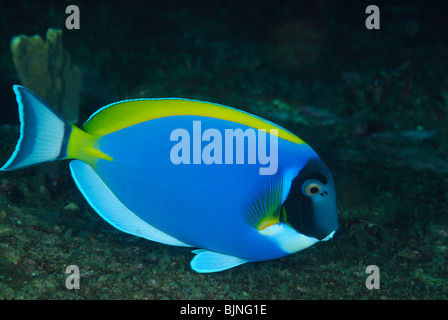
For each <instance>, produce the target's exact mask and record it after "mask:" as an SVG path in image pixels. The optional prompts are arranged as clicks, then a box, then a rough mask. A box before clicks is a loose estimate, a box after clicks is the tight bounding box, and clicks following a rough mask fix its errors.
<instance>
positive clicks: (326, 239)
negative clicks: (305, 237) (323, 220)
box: [320, 230, 336, 241]
mask: <svg viewBox="0 0 448 320" xmlns="http://www.w3.org/2000/svg"><path fill="white" fill-rule="evenodd" d="M335 233H336V230H333V231H332V232H331V233H330V234H329V235H328V236H326V237H325V238H323V239H320V241H328V240H330V239H331V238H333V236H334V234H335Z"/></svg>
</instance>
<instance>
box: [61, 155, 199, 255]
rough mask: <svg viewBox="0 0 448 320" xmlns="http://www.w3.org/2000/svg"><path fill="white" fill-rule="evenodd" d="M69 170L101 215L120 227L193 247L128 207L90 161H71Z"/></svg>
mask: <svg viewBox="0 0 448 320" xmlns="http://www.w3.org/2000/svg"><path fill="white" fill-rule="evenodd" d="M70 170H71V172H72V176H73V179H74V180H75V183H76V185H77V186H78V188H79V190H80V191H81V193H82V194H83V195H84V197H85V198H86V200H87V202H88V203H89V204H90V205H91V206H92V208H93V209H95V211H96V212H97V213H98V214H99V215H100V216H101V218H103V219H104V220H106V221H107V222H108V223H109V224H111V225H112V226H114V227H115V228H117V229H118V230H121V231H123V232H126V233H129V234H132V235H135V236H138V237H142V238H145V239H148V240H152V241H156V242H160V243H164V244H169V245H172V246H182V247H190V245H189V244H186V243H184V242H182V241H180V240H178V239H176V238H174V237H172V236H170V235H169V234H166V233H165V232H162V231H161V230H159V229H157V228H155V227H153V226H152V225H150V224H149V223H147V222H146V221H144V220H142V219H141V218H140V217H138V216H137V215H136V214H135V213H133V212H132V211H131V210H129V209H128V208H127V207H126V206H125V205H124V204H123V203H122V202H121V201H120V200H119V199H118V198H117V197H116V196H115V195H114V194H113V192H112V191H111V190H110V189H109V188H108V187H107V185H106V184H105V183H104V181H103V180H102V179H101V178H100V177H99V176H98V174H97V173H96V172H95V170H93V169H92V167H91V166H90V165H88V164H87V163H85V162H82V161H81V160H73V161H72V162H70Z"/></svg>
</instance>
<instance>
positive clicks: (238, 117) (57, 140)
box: [1, 85, 339, 272]
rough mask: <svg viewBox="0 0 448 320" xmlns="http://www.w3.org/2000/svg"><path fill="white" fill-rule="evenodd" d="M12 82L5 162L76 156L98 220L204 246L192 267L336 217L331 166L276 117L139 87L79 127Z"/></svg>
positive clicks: (307, 233)
mask: <svg viewBox="0 0 448 320" xmlns="http://www.w3.org/2000/svg"><path fill="white" fill-rule="evenodd" d="M13 88H14V92H15V94H16V98H17V102H18V105H19V116H20V123H21V127H20V138H19V141H18V143H17V146H16V148H15V150H14V153H13V154H12V156H11V158H10V159H9V160H8V161H7V163H6V164H5V165H4V166H3V167H2V168H1V170H4V171H10V170H16V169H20V168H24V167H28V166H31V165H35V164H38V163H43V162H48V161H54V160H63V159H69V160H71V162H70V170H71V173H72V176H73V179H74V180H75V182H76V185H77V186H78V188H79V190H80V191H81V193H82V194H83V195H84V197H85V198H86V200H87V201H88V203H89V204H90V205H91V206H92V207H93V209H94V210H95V211H96V212H97V213H98V214H99V215H100V216H101V217H102V218H103V219H104V220H106V221H107V222H108V223H110V224H111V225H112V226H114V227H115V228H117V229H119V230H121V231H124V232H127V233H129V234H132V235H135V236H139V237H143V238H146V239H149V240H152V241H157V242H160V243H164V244H169V245H174V246H184V247H194V248H199V249H196V250H194V251H193V253H195V256H194V258H193V259H192V261H191V267H192V269H193V270H195V271H197V272H217V271H223V270H226V269H229V268H232V267H235V266H238V265H240V264H243V263H246V262H254V261H263V260H270V259H276V258H280V257H284V256H286V255H289V254H292V253H295V252H297V251H300V250H303V249H305V248H307V247H310V246H312V245H313V244H315V243H317V242H319V241H326V240H329V239H331V238H332V237H333V235H334V233H335V231H336V230H337V229H338V227H339V223H338V218H337V209H336V194H335V188H334V182H333V178H332V175H331V173H330V171H329V170H328V168H327V167H326V165H325V164H324V163H323V162H322V160H321V159H320V158H319V156H318V155H317V154H316V153H315V152H314V151H313V149H311V147H310V146H309V145H308V144H306V143H305V142H304V141H302V140H301V139H300V138H298V137H297V136H296V135H294V134H292V133H291V132H289V131H287V130H286V129H284V128H282V127H280V126H278V125H276V124H274V123H272V122H269V121H266V120H264V119H262V118H259V117H257V116H254V115H251V114H249V113H246V112H243V111H239V110H237V109H234V108H231V107H227V106H223V105H219V104H214V103H210V102H202V101H196V100H187V99H175V98H170V99H135V100H124V101H120V102H117V103H113V104H110V105H108V106H106V107H103V108H101V109H100V110H98V111H97V112H95V113H94V114H93V115H92V116H90V118H89V119H88V120H87V121H86V122H85V123H84V125H83V126H82V129H80V128H78V127H76V126H74V125H73V124H71V123H69V122H68V121H67V120H65V119H64V117H63V116H62V115H61V114H60V113H59V112H57V111H56V110H54V109H52V108H51V107H50V106H49V105H48V104H47V103H46V102H45V101H44V100H43V99H41V98H40V97H38V96H37V95H36V94H34V93H33V92H32V91H30V90H29V89H27V88H24V87H22V86H17V85H16V86H14V87H13Z"/></svg>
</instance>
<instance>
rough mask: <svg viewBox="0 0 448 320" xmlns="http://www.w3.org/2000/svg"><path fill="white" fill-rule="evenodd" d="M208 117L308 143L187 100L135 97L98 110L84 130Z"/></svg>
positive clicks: (233, 111) (243, 115)
mask: <svg viewBox="0 0 448 320" xmlns="http://www.w3.org/2000/svg"><path fill="white" fill-rule="evenodd" d="M175 115H193V116H204V117H211V118H217V119H223V120H228V121H233V122H237V123H240V124H243V125H247V126H249V127H252V128H254V129H265V130H267V132H270V131H269V130H270V129H277V130H278V137H279V138H282V139H285V140H288V141H291V142H294V143H299V144H300V143H304V142H303V140H301V139H300V138H299V137H297V136H296V135H294V134H293V133H291V132H289V131H288V130H286V129H284V128H282V127H280V126H278V125H276V124H274V123H272V122H270V121H267V120H264V119H262V118H260V117H257V116H254V115H252V114H250V113H247V112H244V111H240V110H237V109H234V108H231V107H227V106H223V105H220V104H215V103H210V102H203V101H197V100H187V99H175V98H173V99H135V100H124V101H120V102H117V103H113V104H110V105H108V106H105V107H104V108H102V109H100V110H98V111H97V112H95V113H94V114H93V115H92V116H91V117H90V118H89V119H88V120H87V122H86V123H85V124H84V126H83V129H84V130H85V131H86V132H88V133H91V134H95V135H99V136H102V135H105V134H108V133H111V132H115V131H118V130H120V129H123V128H126V127H129V126H132V125H134V124H137V123H141V122H145V121H148V120H152V119H157V118H162V117H168V116H175Z"/></svg>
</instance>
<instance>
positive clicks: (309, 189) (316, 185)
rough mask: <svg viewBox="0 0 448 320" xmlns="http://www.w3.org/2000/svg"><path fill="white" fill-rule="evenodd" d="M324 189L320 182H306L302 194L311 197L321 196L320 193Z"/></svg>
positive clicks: (312, 180)
mask: <svg viewBox="0 0 448 320" xmlns="http://www.w3.org/2000/svg"><path fill="white" fill-rule="evenodd" d="M322 189H323V185H322V183H321V182H320V181H318V180H314V179H311V180H306V181H305V182H304V183H303V187H302V192H303V193H304V194H305V195H306V196H309V197H313V196H315V195H318V194H320V192H321V191H322Z"/></svg>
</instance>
